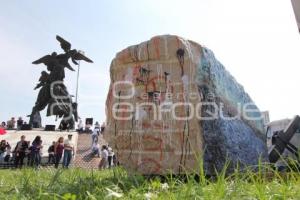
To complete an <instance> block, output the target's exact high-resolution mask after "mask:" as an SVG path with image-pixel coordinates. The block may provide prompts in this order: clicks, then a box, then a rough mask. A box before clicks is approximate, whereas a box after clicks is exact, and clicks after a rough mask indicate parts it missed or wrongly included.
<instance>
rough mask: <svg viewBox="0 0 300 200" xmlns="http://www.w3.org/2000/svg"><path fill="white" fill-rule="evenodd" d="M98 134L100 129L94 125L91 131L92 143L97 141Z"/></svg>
mask: <svg viewBox="0 0 300 200" xmlns="http://www.w3.org/2000/svg"><path fill="white" fill-rule="evenodd" d="M99 134H100V129H99V128H96V127H95V128H94V130H93V133H92V145H93V144H94V142H95V141H96V142H98V136H99Z"/></svg>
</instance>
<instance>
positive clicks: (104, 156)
mask: <svg viewBox="0 0 300 200" xmlns="http://www.w3.org/2000/svg"><path fill="white" fill-rule="evenodd" d="M107 159H108V151H107V146H106V145H103V146H102V150H101V160H100V163H99V169H106V168H107Z"/></svg>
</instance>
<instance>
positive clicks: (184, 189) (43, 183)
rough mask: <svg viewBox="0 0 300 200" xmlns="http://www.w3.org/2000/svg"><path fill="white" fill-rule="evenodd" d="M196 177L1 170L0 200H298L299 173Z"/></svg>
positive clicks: (268, 171)
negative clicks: (165, 177) (197, 178)
mask: <svg viewBox="0 0 300 200" xmlns="http://www.w3.org/2000/svg"><path fill="white" fill-rule="evenodd" d="M224 171H225V170H224ZM201 174H202V173H200V178H199V179H200V180H198V181H195V179H194V178H193V176H187V178H186V179H185V180H184V179H182V178H181V179H180V178H178V177H173V176H169V177H168V178H167V179H166V180H165V181H164V182H163V181H161V180H160V179H159V178H152V179H146V178H145V177H143V176H138V175H134V176H133V175H129V174H128V173H126V171H125V170H123V169H120V168H115V169H113V170H105V171H88V170H83V169H70V170H54V169H41V170H34V169H22V170H0V199H72V200H73V199H74V200H75V199H117V198H120V199H139V200H140V199H205V200H206V199H213V200H218V199H238V200H243V199H245V200H246V199H247V200H248V199H262V200H271V199H272V200H273V199H275V200H276V199H278V200H281V199H282V200H284V199H300V175H299V173H294V172H290V173H286V174H284V176H283V175H281V174H279V173H277V172H276V171H273V170H271V169H268V168H264V167H260V168H259V171H258V172H257V173H253V172H250V171H248V172H245V173H240V172H237V173H234V174H233V175H230V176H225V173H224V172H221V173H220V174H219V175H218V176H217V177H216V178H215V179H213V180H212V179H210V180H209V179H206V178H205V177H204V176H203V175H202V176H201Z"/></svg>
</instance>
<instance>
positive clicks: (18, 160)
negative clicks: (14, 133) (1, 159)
mask: <svg viewBox="0 0 300 200" xmlns="http://www.w3.org/2000/svg"><path fill="white" fill-rule="evenodd" d="M27 150H28V142H27V141H25V135H22V136H21V140H20V141H19V142H18V143H17V145H16V147H15V149H14V153H15V166H16V168H18V167H20V168H22V166H23V162H24V158H25V156H26V151H27Z"/></svg>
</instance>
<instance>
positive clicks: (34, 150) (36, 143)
mask: <svg viewBox="0 0 300 200" xmlns="http://www.w3.org/2000/svg"><path fill="white" fill-rule="evenodd" d="M42 143H43V141H42V139H41V136H36V137H35V139H34V140H33V142H32V144H31V150H30V151H31V152H30V154H31V159H30V161H31V163H30V165H31V166H34V167H36V168H38V167H39V166H40V164H41V155H40V151H41V149H42V148H43V146H42Z"/></svg>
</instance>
